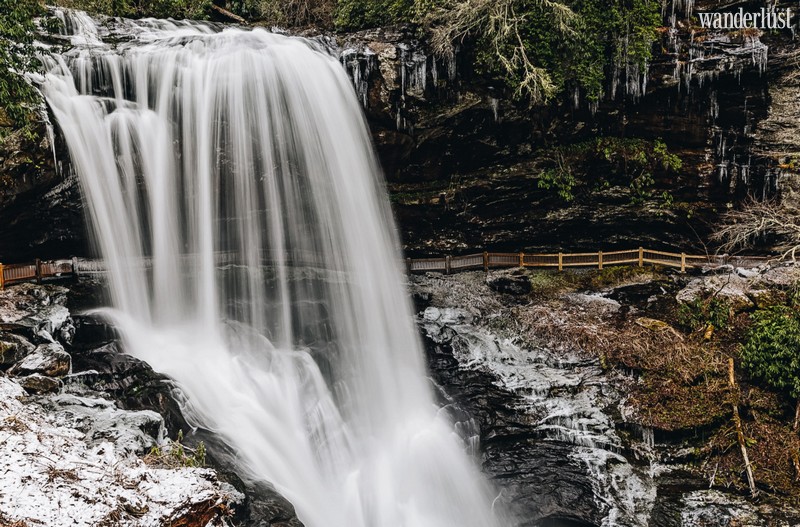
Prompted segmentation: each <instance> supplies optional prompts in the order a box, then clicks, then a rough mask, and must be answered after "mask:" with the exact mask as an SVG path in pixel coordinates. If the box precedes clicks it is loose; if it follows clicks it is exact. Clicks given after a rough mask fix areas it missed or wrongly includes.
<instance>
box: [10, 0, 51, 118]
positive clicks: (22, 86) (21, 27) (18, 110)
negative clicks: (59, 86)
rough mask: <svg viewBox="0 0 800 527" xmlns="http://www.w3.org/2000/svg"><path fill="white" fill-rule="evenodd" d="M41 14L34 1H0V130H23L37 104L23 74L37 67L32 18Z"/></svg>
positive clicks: (32, 89) (36, 93)
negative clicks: (11, 128) (12, 128)
mask: <svg viewBox="0 0 800 527" xmlns="http://www.w3.org/2000/svg"><path fill="white" fill-rule="evenodd" d="M43 13H44V8H43V7H42V5H40V4H39V2H38V1H37V0H19V1H13V2H12V1H11V0H0V107H1V108H0V109H1V110H2V111H0V126H16V127H21V126H24V125H25V124H27V123H28V122H30V120H31V118H32V115H33V111H34V107H35V106H36V105H37V104H38V103H39V101H40V97H39V94H38V92H37V91H36V90H35V89H34V88H33V87H32V86H31V85H30V84H29V83H28V82H27V81H26V80H25V77H24V74H25V73H26V72H31V71H35V70H37V69H38V68H39V67H40V64H39V61H38V60H37V59H36V56H35V50H34V48H33V39H34V32H35V31H36V25H35V23H34V17H37V16H40V15H42V14H43Z"/></svg>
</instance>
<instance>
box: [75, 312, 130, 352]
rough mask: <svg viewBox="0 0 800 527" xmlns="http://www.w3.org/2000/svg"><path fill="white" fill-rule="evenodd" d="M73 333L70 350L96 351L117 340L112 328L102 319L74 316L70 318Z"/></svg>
mask: <svg viewBox="0 0 800 527" xmlns="http://www.w3.org/2000/svg"><path fill="white" fill-rule="evenodd" d="M72 319H73V324H74V325H73V327H74V333H73V338H72V341H71V342H70V343H69V344H70V346H71V347H72V348H77V349H82V350H88V349H96V348H99V347H100V346H103V345H105V344H108V343H111V342H113V341H115V340H117V339H118V338H119V335H118V334H117V331H116V330H115V329H114V327H113V326H112V325H111V324H110V323H109V322H106V321H105V320H104V319H103V318H102V317H98V316H94V315H75V316H73V317H72Z"/></svg>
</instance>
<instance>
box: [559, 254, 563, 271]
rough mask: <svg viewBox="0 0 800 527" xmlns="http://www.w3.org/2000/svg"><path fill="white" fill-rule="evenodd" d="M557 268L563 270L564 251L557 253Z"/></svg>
mask: <svg viewBox="0 0 800 527" xmlns="http://www.w3.org/2000/svg"><path fill="white" fill-rule="evenodd" d="M558 270H559V271H563V270H564V253H558Z"/></svg>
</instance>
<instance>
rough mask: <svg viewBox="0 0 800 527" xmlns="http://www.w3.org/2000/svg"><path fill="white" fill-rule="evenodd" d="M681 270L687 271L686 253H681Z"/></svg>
mask: <svg viewBox="0 0 800 527" xmlns="http://www.w3.org/2000/svg"><path fill="white" fill-rule="evenodd" d="M681 272H682V273H685V272H686V253H681Z"/></svg>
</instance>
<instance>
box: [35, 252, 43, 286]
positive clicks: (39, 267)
mask: <svg viewBox="0 0 800 527" xmlns="http://www.w3.org/2000/svg"><path fill="white" fill-rule="evenodd" d="M34 263H35V264H36V283H37V284H41V283H42V261H41V260H40V259H38V258H37V259H36V260H34Z"/></svg>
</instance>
